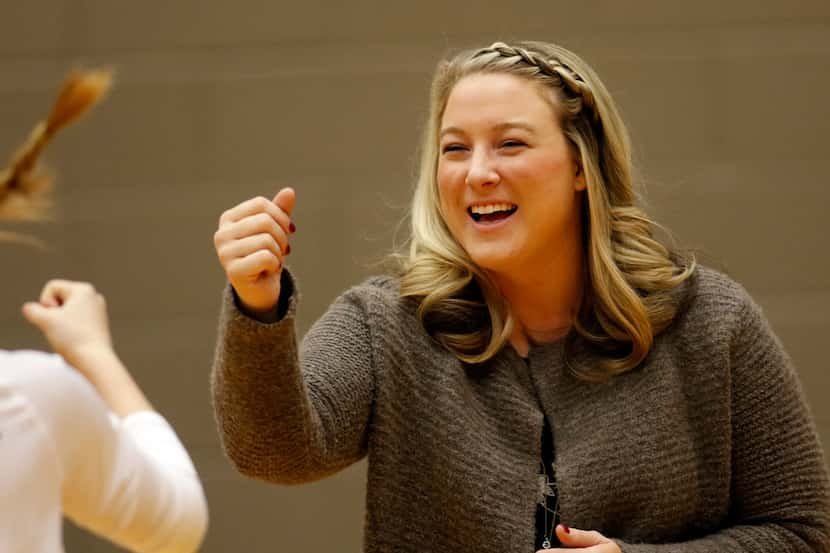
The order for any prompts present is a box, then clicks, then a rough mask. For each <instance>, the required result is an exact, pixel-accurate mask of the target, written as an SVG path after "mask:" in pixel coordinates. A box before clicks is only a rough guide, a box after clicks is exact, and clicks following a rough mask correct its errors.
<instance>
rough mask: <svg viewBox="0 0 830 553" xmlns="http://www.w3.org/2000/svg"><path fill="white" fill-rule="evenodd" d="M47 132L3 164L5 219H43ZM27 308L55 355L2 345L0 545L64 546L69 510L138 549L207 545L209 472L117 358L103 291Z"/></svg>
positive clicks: (1, 208)
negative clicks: (205, 485) (204, 478)
mask: <svg viewBox="0 0 830 553" xmlns="http://www.w3.org/2000/svg"><path fill="white" fill-rule="evenodd" d="M99 77H100V76H95V75H93V76H91V77H86V76H80V75H76V76H74V77H72V78H70V81H71V82H69V83H68V84H67V88H66V89H65V90H64V94H62V96H61V100H59V102H58V104H59V108H60V109H56V111H55V112H54V113H53V115H55V114H56V113H57V115H58V117H50V119H49V122H50V123H51V122H52V121H53V120H55V121H57V120H60V121H59V123H60V124H61V125H62V124H65V122H66V121H67V120H68V119H71V115H72V114H70V115H69V116H68V115H67V113H66V108H67V106H68V109H69V111H75V110H77V109H78V106H80V105H82V104H85V103H88V102H89V98H88V97H89V96H92V97H96V96H97V95H98V94H99V92H98V91H96V90H92V91H90V90H88V89H89V88H90V86H91V87H92V88H93V89H97V88H99V87H100V84H101V83H100V82H98V81H100V78H99ZM83 97H87V98H86V99H84V98H83ZM58 126H60V125H56V126H55V127H54V128H57V127H58ZM47 128H52V127H50V125H49V124H47V125H40V126H38V127H37V128H36V131H35V133H34V134H33V138H32V139H31V140H30V141H29V143H27V145H26V146H24V148H23V149H22V150H21V152H19V154H18V156H17V157H16V160H15V162H14V163H13V164H12V167H11V168H10V169H9V170H7V171H3V172H0V218H6V217H9V218H18V219H19V218H29V219H33V218H34V219H36V218H38V208H39V206H42V204H43V203H44V202H45V198H44V196H43V193H44V191H45V180H44V179H43V178H41V177H37V176H36V175H32V174H30V173H31V171H32V170H33V169H34V166H35V159H36V157H37V153H38V152H39V150H40V149H41V148H42V147H43V145H45V142H46V141H47V140H48V136H47V135H48V134H49V133H45V132H44V129H47ZM23 315H24V316H25V318H26V319H27V320H28V321H29V322H31V323H32V324H34V325H35V326H36V327H38V328H39V329H40V330H41V331H43V333H44V335H45V337H46V338H47V340H48V341H49V343H50V345H51V346H52V348H53V350H54V353H44V352H39V351H22V350H18V351H6V350H0V551H3V553H35V552H37V553H59V552H63V551H64V547H63V539H62V521H63V520H62V519H63V516H66V517H68V518H70V519H72V520H73V521H74V522H75V523H76V524H78V525H80V526H82V527H85V528H87V529H89V530H91V531H92V532H95V533H96V534H98V535H100V536H102V537H104V538H107V539H109V540H111V541H113V542H114V543H116V544H118V545H120V546H122V547H124V548H126V549H129V550H130V551H136V552H146V553H190V552H193V551H196V549H197V548H198V546H199V544H200V543H201V541H202V538H203V536H204V533H205V530H206V525H207V505H206V502H205V497H204V493H203V491H202V486H201V483H200V481H199V477H198V475H197V474H196V470H195V469H194V467H193V463H192V462H191V460H190V457H189V456H188V454H187V451H185V449H184V447H183V446H182V444H181V442H180V441H179V439H178V437H177V436H176V434H175V432H174V431H173V429H172V428H171V427H170V425H169V424H168V423H167V421H166V420H165V419H164V418H163V417H162V416H161V415H160V414H158V413H157V412H156V411H155V410H154V409H153V407H152V406H151V405H150V403H149V402H148V401H147V399H146V398H145V397H144V394H143V393H142V392H141V389H140V388H139V387H138V385H137V384H136V383H135V381H134V380H133V378H132V377H131V375H130V373H129V372H128V371H127V369H126V368H125V367H124V365H123V364H122V363H121V361H120V360H119V358H118V356H117V355H116V353H115V351H114V349H113V345H112V341H111V339H110V333H109V325H108V322H107V314H106V305H105V301H104V298H103V297H102V296H101V294H99V293H98V292H97V291H96V290H95V289H94V288H93V287H92V285H90V284H88V283H83V282H72V281H66V280H53V281H50V282H49V283H47V284H46V286H45V287H44V288H43V291H42V293H41V295H40V297H39V298H38V299H37V300H36V301H32V302H28V303H26V304H25V305H24V306H23Z"/></svg>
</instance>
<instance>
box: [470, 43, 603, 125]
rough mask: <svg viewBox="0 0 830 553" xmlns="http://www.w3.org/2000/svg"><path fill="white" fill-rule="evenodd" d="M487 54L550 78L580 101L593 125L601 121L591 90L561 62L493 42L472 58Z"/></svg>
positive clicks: (523, 49) (576, 74) (520, 48)
mask: <svg viewBox="0 0 830 553" xmlns="http://www.w3.org/2000/svg"><path fill="white" fill-rule="evenodd" d="M488 53H495V54H498V55H499V56H501V57H503V58H516V62H518V63H524V64H525V65H528V66H531V67H535V68H536V69H537V70H538V72H539V73H542V74H543V75H547V76H549V77H552V78H553V79H555V80H556V81H557V82H558V84H559V85H560V86H561V87H562V88H563V89H565V90H566V91H567V92H569V93H570V96H572V97H574V98H579V99H580V100H581V102H582V104H581V108H583V109H585V110H587V111H588V112H589V114H590V116H591V120H592V121H593V122H594V123H599V122H600V121H601V118H600V115H599V113H598V110H597V104H596V100H595V99H594V94H593V92H592V91H591V88H590V87H589V86H588V85H587V84H586V83H585V81H584V79H583V78H582V77H581V76H580V75H579V74H578V73H577V72H576V71H574V70H573V69H571V68H570V67H568V66H567V65H566V64H564V63H562V61H560V60H558V59H555V58H550V59H548V58H545V57H543V56H540V55H538V54H535V53H533V52H531V51H529V50H527V49H526V48H522V47H520V46H510V45H508V44H505V43H504V42H494V43H493V44H491V45H490V46H488V47H487V48H482V49H481V50H479V51H478V52H476V54H475V56H474V57H478V56H481V55H484V54H488Z"/></svg>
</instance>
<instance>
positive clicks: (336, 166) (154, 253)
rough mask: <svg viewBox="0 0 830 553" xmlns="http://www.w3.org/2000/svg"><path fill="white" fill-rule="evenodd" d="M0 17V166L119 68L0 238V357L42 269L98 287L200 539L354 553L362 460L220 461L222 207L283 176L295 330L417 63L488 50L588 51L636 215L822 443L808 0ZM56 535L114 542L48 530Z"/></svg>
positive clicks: (416, 78)
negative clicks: (759, 357) (263, 467)
mask: <svg viewBox="0 0 830 553" xmlns="http://www.w3.org/2000/svg"><path fill="white" fill-rule="evenodd" d="M4 8H5V9H4V10H3V11H4V12H5V14H4V17H3V20H2V21H0V122H2V123H0V156H3V155H11V153H12V151H13V150H14V148H15V147H16V146H17V145H18V144H19V143H20V141H21V140H22V139H23V137H24V136H25V135H26V134H27V133H28V132H29V129H30V128H31V126H32V125H33V124H34V122H35V121H36V120H37V119H38V118H40V117H42V116H43V115H45V113H46V110H47V108H48V106H49V105H50V104H51V101H52V98H53V96H54V94H55V91H56V89H57V87H58V85H59V83H60V81H61V80H62V78H63V75H64V73H65V72H66V70H67V69H68V68H69V67H70V66H73V65H77V64H85V65H87V66H96V65H99V64H106V65H111V66H114V67H115V68H116V69H117V71H118V73H117V84H116V87H115V89H114V91H113V92H112V94H111V96H110V97H109V98H108V100H107V101H106V102H105V103H103V104H102V105H101V106H99V108H98V109H97V110H96V112H95V113H94V114H93V116H92V117H90V118H89V119H86V120H85V121H84V122H82V123H81V124H80V125H78V126H76V127H74V128H72V129H70V130H68V131H66V132H65V133H64V134H63V135H62V136H60V137H59V138H58V140H57V142H56V143H55V144H54V145H53V146H52V147H51V148H50V149H49V150H48V152H47V156H46V160H47V162H48V165H49V166H50V167H52V168H54V169H55V170H56V172H57V173H58V175H59V181H58V188H57V191H56V196H57V203H58V205H59V210H58V214H57V217H56V219H55V220H54V221H53V222H50V223H46V224H40V225H18V226H17V227H15V228H16V229H17V230H28V231H31V232H33V233H35V234H36V235H37V236H39V237H41V238H44V239H45V240H47V241H48V242H49V243H50V244H51V246H52V247H51V250H50V251H49V252H47V253H42V252H38V251H32V250H29V249H27V248H24V247H22V246H16V245H9V244H6V245H2V247H0V267H2V273H3V276H2V279H3V293H2V294H0V347H2V348H20V347H35V348H44V347H45V344H44V342H43V341H42V339H41V338H40V337H39V336H38V334H37V332H35V331H34V330H33V329H32V328H29V327H28V326H27V325H26V324H25V323H24V322H23V320H22V318H21V316H20V315H19V306H20V304H22V303H23V302H24V301H26V300H29V299H33V298H35V297H36V296H37V294H38V292H39V290H40V287H41V286H42V284H43V283H44V282H45V281H46V280H47V279H48V278H51V277H54V276H64V277H68V278H74V279H85V280H91V281H93V282H94V283H95V284H96V285H97V287H98V288H99V289H100V290H101V291H102V292H103V293H104V294H105V295H106V296H107V297H108V299H109V306H110V316H111V320H112V326H113V329H114V330H113V332H114V338H115V341H116V346H117V349H118V351H119V353H120V354H121V356H122V357H123V359H124V360H125V362H126V363H127V365H128V366H129V367H130V368H131V369H132V370H133V372H134V373H135V375H136V377H137V380H138V381H139V382H140V384H141V385H142V386H143V387H144V389H145V390H146V392H147V394H148V395H149V397H150V398H151V400H152V401H153V402H154V404H155V405H156V407H157V408H158V409H159V410H160V411H161V412H162V413H163V414H165V415H166V416H167V417H168V418H169V419H170V421H171V422H172V423H173V425H174V426H175V427H176V429H177V430H178V432H179V434H180V436H181V437H182V439H183V440H184V442H185V443H186V445H187V446H188V448H189V450H190V452H191V454H192V455H193V458H194V460H195V462H196V465H197V467H198V469H199V471H200V473H201V476H202V478H203V481H204V484H205V488H206V491H207V495H208V500H209V502H210V509H211V523H210V530H209V534H208V537H207V540H206V542H205V545H204V548H203V550H204V551H208V552H226V551H247V552H252V553H253V552H265V551H269V552H270V551H281V552H286V553H288V552H295V551H296V552H300V551H303V552H305V551H315V550H326V551H331V550H334V551H358V550H359V549H360V541H361V531H362V518H363V497H364V492H363V487H364V482H365V479H364V478H365V477H364V473H365V466H364V464H363V463H361V464H358V465H357V466H355V467H353V468H350V469H348V470H346V471H344V472H343V473H341V474H339V475H337V476H336V477H333V478H331V479H329V480H326V481H324V482H320V483H317V484H313V485H308V486H303V487H299V488H288V487H274V486H269V485H265V484H261V483H258V482H252V481H248V480H245V479H244V478H242V477H240V476H238V475H236V474H235V473H234V471H233V470H232V469H231V468H230V465H229V464H228V463H227V462H226V460H225V459H224V458H223V455H222V453H221V451H220V449H219V445H218V440H217V435H216V431H215V427H214V424H213V417H212V413H211V409H210V399H209V390H208V373H209V368H210V363H211V355H212V349H213V345H214V339H215V324H216V323H215V321H216V315H217V311H218V304H219V295H220V291H221V289H222V287H223V284H224V279H223V275H222V272H221V270H220V267H219V265H218V262H217V261H216V259H215V255H214V252H213V247H212V235H213V232H214V230H215V227H216V224H217V220H218V217H219V215H220V213H221V212H222V211H223V210H224V209H227V208H228V207H231V206H232V205H234V204H236V203H238V202H239V201H242V200H243V199H246V198H248V197H251V196H254V195H260V194H263V195H271V194H273V193H274V192H275V191H276V190H277V189H278V188H279V187H280V186H283V185H293V186H295V187H296V189H297V192H298V204H297V210H296V216H295V221H296V223H297V226H298V232H297V234H296V236H295V238H294V239H293V241H292V250H293V253H292V255H291V266H292V267H293V269H294V271H295V272H296V273H297V275H298V276H299V279H300V281H301V284H302V289H303V292H304V302H303V305H302V311H301V316H300V321H301V328H300V331H301V332H302V331H304V330H305V329H306V328H307V327H308V325H309V324H310V323H311V322H312V321H313V320H314V319H315V318H316V317H317V316H319V315H320V314H321V312H322V311H323V309H325V307H326V305H327V304H328V303H329V302H330V301H331V299H333V298H334V296H335V295H336V294H337V293H338V292H339V291H341V290H343V289H344V288H345V287H347V286H349V285H350V284H353V283H355V282H357V281H359V280H361V279H362V278H363V277H364V276H366V275H368V274H370V273H371V272H372V271H373V267H372V266H371V265H370V264H371V262H373V261H375V260H377V259H378V258H379V257H381V256H382V254H383V253H384V252H386V251H387V250H388V249H389V248H390V247H391V245H392V240H393V235H394V232H395V228H396V224H397V222H398V221H399V220H400V218H401V217H402V216H403V214H404V211H405V206H406V204H407V202H408V199H409V193H410V182H411V180H412V179H411V175H412V173H413V167H414V163H413V152H414V148H415V144H416V142H417V138H418V134H419V129H420V124H421V121H422V119H423V117H424V115H425V110H426V106H427V102H426V99H427V88H428V82H429V76H430V74H431V71H432V69H433V67H434V65H435V63H436V61H437V60H438V59H439V58H440V57H441V56H442V55H443V54H444V53H445V52H447V50H448V49H450V48H457V47H462V46H477V45H483V44H487V43H490V42H492V41H493V40H496V39H511V38H532V39H540V40H550V41H555V42H560V43H562V44H564V45H565V46H568V47H570V48H571V49H573V50H575V51H576V52H578V53H580V54H581V55H582V56H583V57H585V58H586V59H587V60H588V61H589V62H591V63H592V64H593V65H594V67H595V68H596V69H597V70H598V72H599V73H600V75H601V76H602V77H603V78H604V80H605V82H606V84H607V85H608V86H609V88H610V89H611V91H612V93H613V94H614V95H615V97H616V99H617V100H618V102H619V104H620V106H621V108H622V111H623V113H624V116H625V117H626V119H627V121H628V122H629V124H630V128H631V131H632V134H633V138H634V143H635V146H636V157H637V160H638V162H639V166H640V169H641V172H642V173H643V175H644V177H645V179H646V182H647V184H648V193H649V202H650V204H651V206H652V208H651V212H652V213H653V214H654V215H655V216H656V217H657V218H658V220H660V221H662V222H663V223H665V224H666V225H667V226H668V227H669V228H670V229H672V230H673V231H674V234H675V235H676V237H677V239H678V240H679V242H680V244H681V245H684V246H689V247H693V248H699V249H701V250H702V251H703V252H705V253H704V255H703V257H702V259H703V261H704V262H706V263H708V264H712V265H715V266H716V267H719V268H721V269H723V270H726V271H727V272H728V273H730V274H731V275H732V276H733V277H734V278H736V279H737V280H739V281H740V282H742V283H743V284H744V285H745V286H746V287H747V288H748V289H749V290H750V292H751V293H752V294H753V295H754V296H755V297H756V299H757V300H758V301H759V302H760V303H761V304H762V305H763V306H764V308H765V310H766V312H767V314H768V317H769V318H770V320H771V321H772V323H773V325H774V327H775V329H776V331H777V332H778V333H779V335H780V336H781V338H782V339H783V341H784V343H785V345H786V347H787V349H788V351H789V352H790V354H791V355H792V357H793V358H794V360H795V362H796V365H797V366H798V368H799V371H800V373H801V376H802V379H803V382H804V385H805V388H806V391H807V394H808V397H809V399H810V402H811V405H812V407H813V411H814V414H815V418H816V421H817V423H818V425H819V428H820V432H821V435H822V438H823V442H824V444H825V447H827V446H828V444H830V406H829V405H828V403H827V400H826V398H827V389H828V383H830V376H828V372H827V361H826V359H827V355H826V352H825V350H824V345H825V344H826V337H827V336H828V334H830V279H828V270H830V262H828V255H827V254H828V248H827V245H826V240H827V238H828V234H830V232H828V231H830V223H828V220H827V218H826V213H825V212H826V210H827V207H828V200H830V188H828V180H829V178H830V160H829V159H828V139H827V137H828V136H830V107H828V106H830V103H828V98H830V72H828V70H830V3H827V2H826V1H824V0H814V1H807V0H805V1H800V2H799V1H793V2H773V1H752V2H750V1H737V2H723V1H714V0H701V1H699V2H683V3H680V2H662V1H656V0H644V1H634V2H611V1H599V0H596V1H585V2H569V3H565V2H558V1H552V0H548V1H538V2H525V3H516V4H514V5H512V6H509V5H507V4H504V3H490V4H489V7H486V6H485V5H484V3H481V4H479V5H473V4H470V3H445V2H437V1H435V0H424V1H421V2H406V3H405V2H380V1H373V2H360V3H349V4H346V3H337V2H333V1H330V2H324V1H320V0H308V1H305V2H299V3H296V2H292V3H288V2H257V1H254V0H240V1H237V2H234V3H230V2H227V3H223V2H217V1H210V2H193V1H180V2H161V1H158V0H148V1H145V2H140V3H139V2H131V3H127V2H112V1H106V0H27V1H26V2H17V3H12V2H8V3H6V4H5V5H4ZM3 152H5V154H4V153H3ZM4 228H8V225H4ZM67 549H68V550H69V551H88V552H105V551H114V550H115V549H114V548H113V547H112V546H111V545H109V544H107V543H104V542H102V541H100V540H97V539H96V538H93V537H90V536H88V535H87V534H85V533H84V532H80V531H78V530H76V529H74V528H72V527H71V525H67Z"/></svg>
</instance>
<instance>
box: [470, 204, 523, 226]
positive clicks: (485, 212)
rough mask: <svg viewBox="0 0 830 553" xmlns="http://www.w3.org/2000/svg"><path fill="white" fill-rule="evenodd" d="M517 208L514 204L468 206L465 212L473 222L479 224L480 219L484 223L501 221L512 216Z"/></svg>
mask: <svg viewBox="0 0 830 553" xmlns="http://www.w3.org/2000/svg"><path fill="white" fill-rule="evenodd" d="M517 209H518V206H516V205H514V204H507V203H504V204H487V205H474V206H470V207H469V208H468V209H467V211H468V212H469V213H470V216H471V217H472V218H473V220H474V221H476V222H479V221H481V220H482V219H483V220H485V221H493V220H497V219H503V218H505V217H509V216H510V215H512V214H513V213H514V212H515V211H516V210H517Z"/></svg>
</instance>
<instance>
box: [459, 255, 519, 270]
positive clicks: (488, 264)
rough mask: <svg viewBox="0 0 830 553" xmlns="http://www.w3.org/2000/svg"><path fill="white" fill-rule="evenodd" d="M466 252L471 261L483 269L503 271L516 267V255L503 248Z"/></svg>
mask: <svg viewBox="0 0 830 553" xmlns="http://www.w3.org/2000/svg"><path fill="white" fill-rule="evenodd" d="M468 253H469V254H470V258H471V259H472V260H473V263H475V264H476V265H477V266H478V267H480V268H482V269H484V270H485V271H490V272H496V273H504V272H509V271H511V270H515V269H516V265H517V260H516V256H515V255H514V254H511V253H510V252H505V251H504V250H497V251H491V250H489V249H487V250H484V251H472V252H468Z"/></svg>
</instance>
